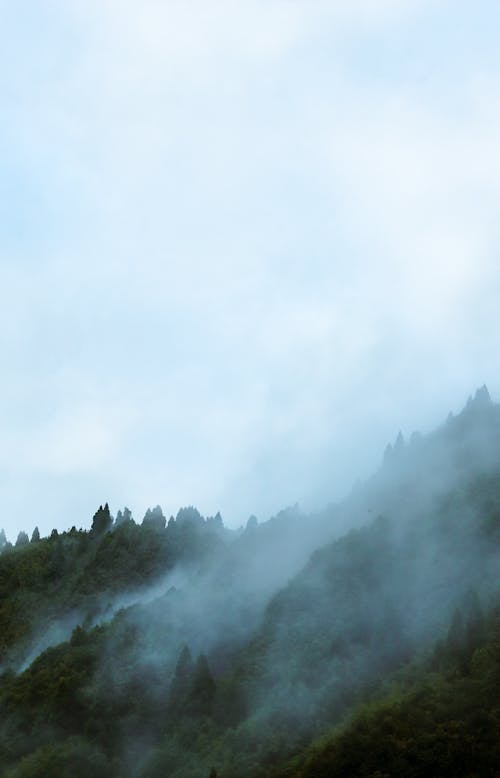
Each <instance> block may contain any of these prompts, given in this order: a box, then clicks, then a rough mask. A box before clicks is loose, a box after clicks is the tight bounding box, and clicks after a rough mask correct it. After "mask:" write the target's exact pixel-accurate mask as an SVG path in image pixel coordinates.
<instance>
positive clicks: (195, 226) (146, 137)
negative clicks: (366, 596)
mask: <svg viewBox="0 0 500 778" xmlns="http://www.w3.org/2000/svg"><path fill="white" fill-rule="evenodd" d="M499 21H500V20H499V13H498V5H497V3H496V2H482V1H481V0H478V2H476V3H470V2H462V1H461V0H453V1H450V2H448V1H446V0H442V1H440V0H436V1H434V2H433V1H431V0H427V1H425V0H350V1H349V3H346V2H344V0H338V1H336V0H328V1H325V0H314V1H313V2H312V1H311V0H238V2H235V0H163V2H160V0H141V2H133V1H132V0H42V1H41V2H40V0H17V2H15V3H12V2H10V0H0V359H1V368H2V369H1V382H0V505H1V506H2V518H1V521H0V526H2V525H3V526H4V527H5V530H6V532H7V535H8V536H9V537H10V539H15V537H16V534H17V532H18V531H19V530H21V529H22V530H26V531H29V532H30V531H31V530H32V529H33V527H34V526H35V525H38V526H39V527H40V530H41V532H42V534H46V533H48V532H50V530H51V529H52V528H53V527H57V528H58V529H65V528H68V527H70V526H71V525H73V524H75V525H76V526H77V527H79V526H83V527H88V526H89V524H90V521H91V518H92V514H93V513H94V511H95V510H96V508H97V507H98V506H99V504H101V503H104V502H106V501H108V502H109V504H110V506H111V510H112V512H116V511H117V510H118V509H119V508H121V507H123V506H124V505H128V506H129V507H130V508H131V509H132V511H133V514H134V516H135V518H136V519H138V520H141V519H142V516H143V515H144V513H145V511H146V509H147V507H148V506H154V505H156V504H158V503H159V504H160V505H161V506H162V507H163V510H164V512H165V514H166V515H167V516H168V515H170V514H174V515H175V514H176V512H177V510H178V509H179V508H180V507H181V506H183V505H191V504H194V505H196V506H197V507H198V508H199V510H200V511H201V512H202V513H203V514H204V515H211V514H214V513H216V512H217V511H221V513H222V516H223V518H224V520H225V522H226V523H227V524H228V525H229V526H238V525H240V524H241V523H242V522H244V521H246V519H247V518H248V516H249V515H250V514H251V513H255V514H257V516H258V517H259V519H260V520H265V519H266V518H268V517H269V516H270V515H272V514H273V513H276V512H277V511H278V510H280V509H281V508H283V507H284V506H286V505H290V504H294V503H296V502H299V503H300V504H301V505H302V506H304V508H305V509H314V508H315V507H320V506H322V505H323V504H325V503H328V502H330V501H332V500H336V499H338V498H340V497H342V496H343V495H345V494H347V493H348V492H349V491H350V489H351V487H352V484H353V482H354V481H355V480H356V479H357V478H364V477H367V476H368V475H369V474H370V473H371V472H373V471H374V470H375V469H377V467H378V466H379V464H380V461H381V456H382V452H383V449H384V448H385V445H386V444H387V443H388V442H389V441H391V440H394V438H395V437H396V435H397V433H398V431H399V430H400V429H401V430H402V431H403V434H405V435H408V434H410V433H411V432H412V431H413V430H414V429H419V430H421V431H423V432H425V431H427V430H430V429H432V428H433V427H434V426H435V425H436V424H438V423H440V422H441V421H442V420H444V418H445V417H446V415H447V413H448V411H449V410H453V411H455V412H456V411H459V410H460V408H461V407H462V406H463V405H464V404H465V402H466V400H467V397H468V395H469V394H471V393H473V392H474V391H475V389H476V388H477V387H478V386H479V385H481V384H483V383H486V384H487V385H488V387H489V389H490V392H491V394H492V396H493V399H494V400H498V399H500V361H499V358H498V355H499V353H500V306H499V305H498V303H499V300H500V296H499V293H500V253H499V250H500V219H499V218H498V213H499V210H498V205H499V203H500V145H499V142H498V138H499V137H500V50H499V48H498V36H497V30H498V23H499Z"/></svg>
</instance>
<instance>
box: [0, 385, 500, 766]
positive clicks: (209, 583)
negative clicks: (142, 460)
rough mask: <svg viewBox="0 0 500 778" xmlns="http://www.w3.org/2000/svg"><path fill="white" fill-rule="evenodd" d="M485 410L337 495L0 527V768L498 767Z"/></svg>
mask: <svg viewBox="0 0 500 778" xmlns="http://www.w3.org/2000/svg"><path fill="white" fill-rule="evenodd" d="M499 443H500V406H498V405H496V404H494V403H493V402H492V401H491V398H490V396H489V394H488V391H487V389H486V387H482V388H481V389H479V390H478V391H477V392H476V394H475V395H474V396H473V397H471V398H470V399H469V401H468V402H467V404H466V406H465V408H464V409H463V411H462V412H461V413H460V414H458V415H456V416H454V415H450V416H449V417H448V419H447V421H446V422H445V423H444V424H443V425H441V426H440V427H439V428H438V429H436V430H435V431H434V432H432V433H430V434H428V435H421V434H419V433H414V434H413V435H411V436H410V437H409V439H408V440H405V438H404V437H403V435H402V433H401V432H399V433H398V434H397V437H396V439H395V441H394V443H392V444H390V446H388V448H387V449H386V451H385V453H384V455H383V457H382V463H381V467H380V469H379V470H378V472H376V473H375V474H374V475H373V476H372V477H371V478H370V479H368V480H367V481H366V482H365V483H360V484H358V485H357V486H356V488H355V489H354V490H353V491H352V493H351V494H350V495H349V496H348V497H346V499H345V500H343V501H341V502H339V503H338V504H334V505H330V506H328V507H327V508H325V509H324V510H322V511H318V512H315V513H314V514H309V515H306V514H304V513H303V512H302V511H301V509H300V507H299V506H293V507H291V508H288V509H284V510H283V511H282V512H280V513H279V514H277V515H276V516H274V517H272V518H271V519H270V520H268V521H263V522H260V523H259V522H258V521H257V519H256V517H255V516H253V515H250V518H249V519H248V521H247V523H246V526H245V527H244V528H241V529H239V530H229V529H227V528H226V527H225V526H224V522H223V519H222V517H221V516H220V514H216V515H215V516H212V517H204V516H203V515H202V514H201V513H200V512H199V511H198V510H197V509H196V508H195V507H193V506H188V507H185V508H181V509H180V510H179V512H178V514H177V516H176V517H170V518H169V519H168V520H167V519H166V517H165V516H164V514H163V511H162V509H161V507H160V506H156V507H153V508H150V509H148V510H147V511H146V514H145V515H144V517H143V519H142V521H141V522H140V523H139V522H136V521H135V520H134V518H133V517H132V515H131V512H130V510H129V509H128V508H122V509H120V510H118V512H117V514H116V518H114V517H113V516H112V514H111V511H110V508H109V505H108V504H107V503H106V504H104V506H103V505H101V506H99V508H98V509H97V511H96V513H95V514H94V516H93V518H92V520H91V527H90V529H89V530H82V529H80V530H77V529H76V528H75V527H72V528H71V529H70V530H68V531H66V532H60V533H59V532H57V531H55V530H54V531H53V532H52V533H51V534H50V536H49V537H40V533H39V531H38V529H37V528H35V529H34V530H33V533H32V536H31V541H30V540H29V537H28V535H27V534H26V532H25V531H24V530H21V531H20V532H19V535H18V537H17V540H16V543H15V545H14V546H12V545H11V544H10V543H9V542H8V541H7V538H6V536H5V533H4V532H3V531H1V532H0V552H1V553H0V667H1V676H0V722H1V723H0V765H1V766H2V771H3V772H2V775H5V776H6V777H7V778H28V777H29V778H38V777H40V778H42V776H43V778H47V776H79V775H82V776H83V775H85V776H87V775H89V774H93V775H96V776H101V775H102V776H105V775H106V776H109V775H113V776H116V778H160V777H161V778H164V776H166V775H168V776H169V778H198V776H199V778H208V776H212V778H214V776H217V777H218V778H234V776H235V775H238V776H248V778H264V777H266V778H267V776H271V778H272V777H273V776H274V778H299V777H300V778H313V777H314V778H318V777H319V778H322V776H325V778H326V776H329V777H330V776H339V778H340V776H347V775H349V776H367V777H368V776H371V778H375V776H377V778H381V776H396V775H397V776H403V777H404V776H411V777H412V778H414V777H415V776H422V777H423V776H429V775H440V776H455V777H456V776H472V775H476V776H495V775H496V774H497V770H498V764H500V738H498V732H499V722H500V709H499V700H500V590H499V573H500V445H499Z"/></svg>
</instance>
